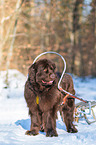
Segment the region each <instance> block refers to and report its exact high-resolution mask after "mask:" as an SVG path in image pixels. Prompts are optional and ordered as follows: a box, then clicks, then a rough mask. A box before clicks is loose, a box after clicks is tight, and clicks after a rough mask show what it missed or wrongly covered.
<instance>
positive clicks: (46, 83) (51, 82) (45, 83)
mask: <svg viewBox="0 0 96 145" xmlns="http://www.w3.org/2000/svg"><path fill="white" fill-rule="evenodd" d="M42 83H43V84H44V85H52V84H53V81H49V82H45V81H43V80H42Z"/></svg>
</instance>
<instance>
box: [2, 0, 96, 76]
mask: <svg viewBox="0 0 96 145" xmlns="http://www.w3.org/2000/svg"><path fill="white" fill-rule="evenodd" d="M45 51H55V52H58V53H60V54H61V55H62V56H63V57H64V58H65V59H66V62H67V72H69V73H73V74H75V75H78V76H88V75H91V76H96V0H12V1H9V0H0V70H8V69H9V68H11V69H17V70H19V71H20V72H22V73H23V74H25V75H26V74H27V70H28V67H29V66H30V64H32V62H33V60H34V58H35V57H36V56H37V55H39V54H40V53H42V52H45ZM48 57H49V58H50V59H51V58H52V59H53V60H54V61H56V62H57V64H59V65H58V69H59V70H61V69H62V64H61V63H59V60H58V59H57V58H56V56H55V55H54V56H51V55H49V56H48Z"/></svg>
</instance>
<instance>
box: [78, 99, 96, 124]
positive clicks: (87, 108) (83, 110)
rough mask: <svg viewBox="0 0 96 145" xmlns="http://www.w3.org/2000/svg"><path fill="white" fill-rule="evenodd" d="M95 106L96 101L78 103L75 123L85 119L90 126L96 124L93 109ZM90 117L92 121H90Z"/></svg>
mask: <svg viewBox="0 0 96 145" xmlns="http://www.w3.org/2000/svg"><path fill="white" fill-rule="evenodd" d="M95 106H96V102H95V101H90V102H89V103H84V102H80V103H77V104H76V106H75V121H76V122H79V120H80V119H81V118H84V119H85V120H86V122H87V123H88V124H89V125H90V124H91V123H94V122H96V117H95V113H94V109H93V108H94V107H95ZM90 117H91V119H90V120H89V118H90Z"/></svg>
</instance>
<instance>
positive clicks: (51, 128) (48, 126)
mask: <svg viewBox="0 0 96 145" xmlns="http://www.w3.org/2000/svg"><path fill="white" fill-rule="evenodd" d="M43 119H44V131H45V132H46V136H47V137H48V136H49V137H53V136H58V134H57V131H56V113H54V111H53V110H51V111H48V112H45V113H44V114H43Z"/></svg>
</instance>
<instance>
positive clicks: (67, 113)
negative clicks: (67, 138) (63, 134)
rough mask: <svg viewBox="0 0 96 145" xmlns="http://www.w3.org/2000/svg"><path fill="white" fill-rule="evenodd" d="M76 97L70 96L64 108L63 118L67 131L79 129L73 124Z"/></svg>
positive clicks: (72, 131)
mask: <svg viewBox="0 0 96 145" xmlns="http://www.w3.org/2000/svg"><path fill="white" fill-rule="evenodd" d="M74 106H75V105H74V99H71V98H68V99H67V100H66V103H65V105H64V107H63V108H62V113H63V115H62V116H63V120H64V122H65V125H66V129H67V132H69V133H76V132H78V130H77V129H76V128H75V126H74V124H73V120H74V118H73V113H74Z"/></svg>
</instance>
